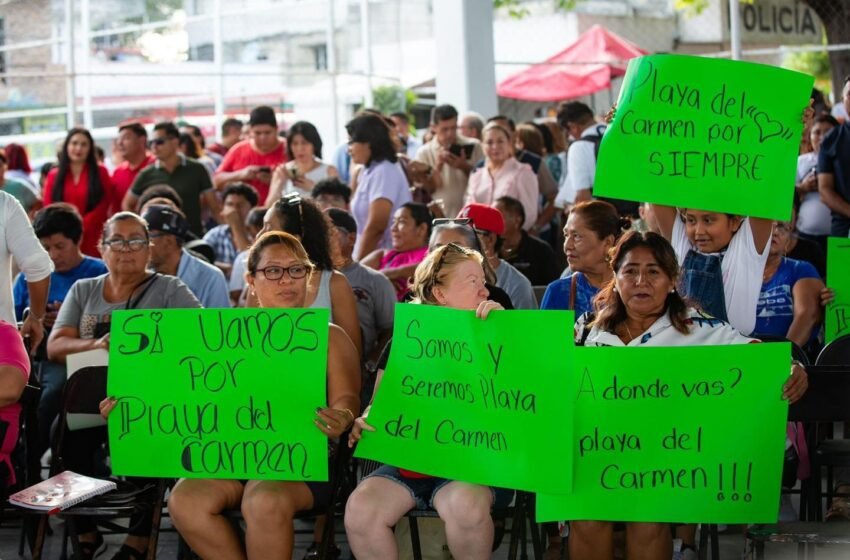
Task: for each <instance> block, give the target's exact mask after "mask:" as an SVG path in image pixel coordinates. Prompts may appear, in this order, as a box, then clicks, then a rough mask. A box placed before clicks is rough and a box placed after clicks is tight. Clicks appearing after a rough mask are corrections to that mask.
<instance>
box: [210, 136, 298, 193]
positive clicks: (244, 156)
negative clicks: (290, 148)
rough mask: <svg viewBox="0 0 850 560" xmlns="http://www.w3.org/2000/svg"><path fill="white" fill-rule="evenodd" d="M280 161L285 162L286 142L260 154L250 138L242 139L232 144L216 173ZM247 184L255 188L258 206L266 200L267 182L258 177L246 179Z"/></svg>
mask: <svg viewBox="0 0 850 560" xmlns="http://www.w3.org/2000/svg"><path fill="white" fill-rule="evenodd" d="M281 163H286V144H285V143H284V142H283V141H281V142H280V144H278V146H277V148H275V149H274V150H272V151H271V152H269V153H267V154H261V153H260V152H258V151H257V150H255V149H254V148H253V146H251V141H250V140H243V141H241V142H238V143H236V144H234V145H233V146H232V147H231V148H230V149H229V150H228V151H227V155H226V156H224V160H223V161H222V162H221V165H219V166H218V171H217V172H218V173H220V172H222V171H226V172H228V173H230V172H232V171H239V170H240V169H245V168H246V167H248V166H249V165H262V166H266V167H271V168H272V171H274V168H275V167H277V166H278V165H280V164H281ZM248 184H249V185H251V186H252V187H254V188H255V189H257V193H258V194H259V195H260V206H263V205H264V204H265V202H266V197H267V196H268V195H269V184H268V183H264V182H262V181H260V180H258V179H253V180H251V181H248Z"/></svg>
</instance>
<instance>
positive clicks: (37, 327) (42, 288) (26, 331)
mask: <svg viewBox="0 0 850 560" xmlns="http://www.w3.org/2000/svg"><path fill="white" fill-rule="evenodd" d="M27 289H28V290H29V293H30V314H29V315H28V316H27V318H26V319H25V320H24V324H23V325H22V326H21V334H22V335H24V336H29V337H30V352H31V353H33V354H35V351H36V350H37V349H38V346H39V345H40V344H41V341H42V340H44V324H43V321H44V316H45V314H46V313H47V292H48V290H49V289H50V276H48V277H47V278H42V279H41V280H38V281H36V282H27Z"/></svg>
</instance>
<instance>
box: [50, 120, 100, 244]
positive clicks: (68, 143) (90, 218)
mask: <svg viewBox="0 0 850 560" xmlns="http://www.w3.org/2000/svg"><path fill="white" fill-rule="evenodd" d="M94 148H95V144H94V138H92V135H91V133H90V132H89V131H88V130H86V129H85V128H72V129H71V130H69V131H68V135H67V136H65V142H64V143H63V144H62V150H61V151H60V152H59V165H58V166H56V167H54V168H53V169H52V170H51V171H50V173H48V175H47V180H46V181H45V183H44V192H43V198H44V205H45V206H47V205H48V204H52V203H54V202H67V203H69V204H72V205H74V206H75V207H76V208H77V210H79V212H80V215H81V216H82V217H83V240H82V242H81V243H80V249H81V250H82V251H83V253H85V254H86V255H88V256H90V257H99V256H100V252H99V251H98V246H97V243H98V240H99V239H100V232H101V230H102V229H103V223H104V222H105V221H106V218H107V213H108V209H109V207H110V205H111V204H112V203H113V199H114V197H115V193H114V189H113V188H112V180H111V179H110V178H109V172H108V171H107V170H106V168H105V167H104V166H103V165H101V164H99V163H98V162H97V157H96V155H95V149H94Z"/></svg>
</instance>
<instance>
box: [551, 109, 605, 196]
mask: <svg viewBox="0 0 850 560" xmlns="http://www.w3.org/2000/svg"><path fill="white" fill-rule="evenodd" d="M606 130H607V127H606V125H604V124H594V125H593V126H589V127H587V128H586V129H584V130H583V131H582V133H581V137H582V138H587V137H588V136H602V135H603V134H605V131H606ZM565 173H566V174H567V178H566V179H565V180H564V182H563V184H562V185H561V187H560V189H559V190H558V196H556V197H555V204H556V205H557V206H559V207H561V208H563V207H564V206H566V205H567V204H572V203H574V202H575V201H576V193H578V191H580V190H587V189H592V188H593V179H594V177H596V146H595V145H594V143H593V142H590V141H581V142H573V143H572V144H571V145H570V148H569V149H568V150H567V167H566V170H565Z"/></svg>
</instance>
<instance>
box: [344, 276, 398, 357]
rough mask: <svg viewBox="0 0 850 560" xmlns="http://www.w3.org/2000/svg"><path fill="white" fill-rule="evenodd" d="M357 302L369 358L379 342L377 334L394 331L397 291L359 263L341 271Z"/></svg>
mask: <svg viewBox="0 0 850 560" xmlns="http://www.w3.org/2000/svg"><path fill="white" fill-rule="evenodd" d="M341 272H342V273H343V274H345V277H346V278H347V279H348V283H349V284H350V285H351V290H352V291H353V292H354V297H355V298H356V299H357V318H358V319H359V320H360V330H361V331H362V333H363V355H364V356H368V355H369V354H370V353H371V352H372V349H373V348H374V346H375V344H376V343H377V342H378V332H379V331H384V330H392V328H393V313H394V311H395V301H396V300H395V289H394V288H393V285H392V282H390V281H389V279H387V277H386V276H384V275H383V274H381V273H380V272H378V271H376V270H372V269H371V268H368V267H365V266H363V265H362V264H360V263H357V262H355V263H352V264H350V265H348V266H347V267H345V268H343V269H342V271H341Z"/></svg>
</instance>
